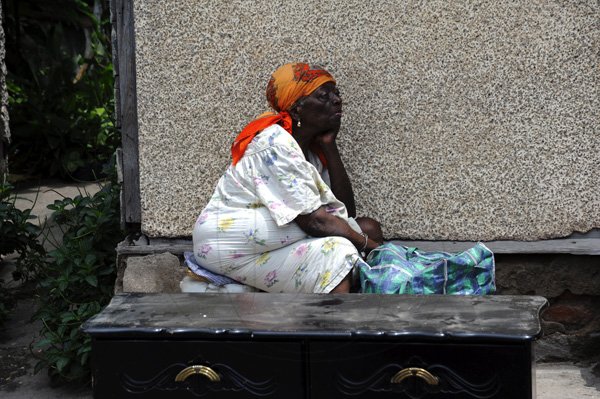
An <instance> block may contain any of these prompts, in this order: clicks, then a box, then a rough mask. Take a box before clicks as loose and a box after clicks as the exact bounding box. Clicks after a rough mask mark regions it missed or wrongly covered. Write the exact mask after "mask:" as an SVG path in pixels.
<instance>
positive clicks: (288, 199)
mask: <svg viewBox="0 0 600 399" xmlns="http://www.w3.org/2000/svg"><path fill="white" fill-rule="evenodd" d="M252 158H253V159H252V161H253V162H252V163H253V164H254V165H253V168H252V169H253V175H254V176H253V180H254V186H255V193H256V196H257V197H258V199H259V201H260V202H261V203H262V204H263V205H264V206H266V207H267V209H268V210H269V212H270V214H271V216H272V217H273V219H274V220H275V223H277V225H278V226H283V225H285V224H287V223H289V222H291V221H292V220H294V219H295V218H296V217H297V216H298V215H306V214H309V213H312V212H314V211H315V210H317V209H318V208H319V207H320V206H321V205H324V204H323V203H322V201H321V195H320V191H319V181H320V180H321V178H320V176H319V173H318V172H317V170H316V169H315V167H314V166H313V165H311V164H310V163H309V162H307V161H306V160H305V159H304V156H303V155H302V153H301V152H298V151H297V150H295V149H294V148H290V147H287V146H284V145H274V146H271V147H269V148H267V149H265V150H262V151H260V152H257V153H255V154H253V156H252ZM321 184H322V183H321Z"/></svg>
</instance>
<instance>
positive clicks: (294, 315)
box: [83, 293, 547, 340]
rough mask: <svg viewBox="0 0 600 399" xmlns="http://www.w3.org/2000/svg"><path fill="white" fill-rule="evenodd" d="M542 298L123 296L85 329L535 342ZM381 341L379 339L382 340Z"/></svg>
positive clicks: (160, 334) (258, 336) (116, 333)
mask: <svg viewBox="0 0 600 399" xmlns="http://www.w3.org/2000/svg"><path fill="white" fill-rule="evenodd" d="M546 304H547V301H546V299H545V298H542V297H535V296H500V295H498V296H487V297H479V296H437V295H432V296H405V295H373V294H340V295H317V294H315V295H298V294H267V293H244V294H143V295H142V294H123V295H118V296H115V297H114V298H113V300H112V302H111V303H110V305H109V306H108V307H107V308H106V309H105V310H104V311H103V312H102V313H100V314H99V315H97V316H96V317H94V318H92V319H90V320H89V321H88V322H86V323H85V324H84V326H83V329H84V331H86V332H88V333H89V334H91V335H92V336H109V335H112V336H116V337H118V336H122V337H125V336H132V335H133V336H139V337H154V338H156V337H177V336H181V337H186V336H193V337H196V338H200V337H201V338H211V337H215V336H219V337H221V336H228V337H229V338H240V339H246V338H254V339H271V338H286V337H304V336H309V335H315V336H321V337H331V338H339V337H355V338H363V339H369V338H374V339H379V338H380V337H382V336H386V337H389V338H393V339H396V340H401V339H413V338H428V339H433V340H436V339H440V340H448V339H451V340H460V339H467V340H477V339H490V338H493V339H507V340H530V339H533V338H536V337H538V336H539V335H540V334H541V327H540V323H539V317H538V315H539V312H540V310H541V309H542V308H543V307H544V306H546ZM378 337H379V338H378Z"/></svg>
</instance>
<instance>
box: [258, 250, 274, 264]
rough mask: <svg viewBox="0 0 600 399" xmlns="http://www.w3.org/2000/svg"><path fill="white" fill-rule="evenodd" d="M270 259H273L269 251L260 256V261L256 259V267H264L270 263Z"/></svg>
mask: <svg viewBox="0 0 600 399" xmlns="http://www.w3.org/2000/svg"><path fill="white" fill-rule="evenodd" d="M269 259H271V255H269V252H268V251H267V252H265V253H263V254H262V255H261V256H259V257H258V259H256V266H262V265H264V264H265V263H267V262H268V261H269Z"/></svg>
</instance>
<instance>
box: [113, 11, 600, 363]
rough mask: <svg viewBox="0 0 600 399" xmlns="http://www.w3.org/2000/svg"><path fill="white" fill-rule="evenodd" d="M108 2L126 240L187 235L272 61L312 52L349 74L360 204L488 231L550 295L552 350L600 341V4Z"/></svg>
mask: <svg viewBox="0 0 600 399" xmlns="http://www.w3.org/2000/svg"><path fill="white" fill-rule="evenodd" d="M111 11H112V22H113V26H114V27H115V34H114V35H113V49H114V51H115V54H116V57H115V69H116V71H117V82H118V83H117V87H116V102H117V107H116V108H117V113H118V114H117V125H118V126H119V127H120V129H121V132H122V134H123V153H122V155H121V159H122V174H123V180H124V184H123V198H122V200H123V201H122V202H123V204H124V208H123V212H122V215H123V219H124V222H126V223H127V224H129V225H131V226H137V225H138V224H139V225H140V228H141V231H142V232H143V233H144V234H145V235H147V236H148V237H149V238H150V239H149V241H146V243H148V242H149V243H150V245H145V246H144V245H142V246H139V242H138V244H137V246H127V245H126V246H122V247H121V246H120V248H119V249H118V251H119V254H120V256H121V258H123V257H125V256H130V255H133V254H146V253H155V252H161V251H169V252H173V253H181V251H183V250H188V249H189V247H190V243H189V238H190V236H191V229H192V226H193V223H194V222H195V220H196V217H197V215H198V213H199V212H200V210H201V209H202V207H203V206H204V205H205V203H206V202H207V200H208V198H209V197H210V196H211V194H212V192H213V189H214V186H215V184H216V182H217V180H218V178H219V177H220V175H221V174H222V172H223V171H224V169H225V168H226V166H227V165H228V164H229V162H230V154H229V147H230V144H231V142H232V140H233V138H234V137H235V135H236V134H237V133H238V132H239V131H240V129H241V128H242V127H243V126H244V125H245V123H247V122H248V121H250V120H251V119H252V118H253V117H255V116H256V115H258V114H260V113H262V112H263V111H265V110H266V109H267V104H266V101H265V96H264V91H265V86H266V83H267V81H268V79H269V76H270V74H271V72H272V71H273V70H274V69H275V68H276V67H277V66H279V65H281V64H283V63H286V62H290V61H305V62H309V63H313V64H320V65H322V66H324V67H325V68H327V69H328V70H329V71H331V72H332V74H333V75H334V76H335V77H336V79H337V81H338V85H339V87H340V89H341V92H342V96H343V100H344V117H343V126H342V130H341V132H340V135H339V144H340V147H341V151H342V156H343V158H344V160H345V162H346V164H347V168H348V172H349V174H350V178H351V180H352V182H353V186H354V191H355V194H356V199H357V205H358V213H359V214H361V215H369V216H373V217H375V218H377V219H379V220H380V221H381V222H382V224H383V227H384V232H385V235H386V237H387V238H390V239H392V238H400V239H403V240H405V242H407V241H411V240H416V241H417V242H416V243H414V242H413V243H412V244H414V245H417V246H419V247H421V248H424V249H438V250H439V249H442V250H449V251H452V250H458V249H462V248H464V246H468V245H469V242H468V241H479V240H481V241H486V242H488V245H489V246H490V248H492V249H493V250H494V252H496V254H497V257H496V271H497V275H496V281H497V284H498V291H499V293H506V294H513V293H518V294H538V295H544V296H546V297H548V298H549V299H550V302H551V306H550V308H549V309H548V311H547V312H546V313H545V315H544V331H545V333H546V334H547V336H546V337H545V338H544V340H542V341H541V342H540V345H539V348H541V350H540V351H539V353H540V357H541V358H543V359H548V360H552V359H554V360H557V359H570V358H573V357H578V358H590V356H594V354H598V353H600V352H599V351H598V350H597V348H598V347H600V336H599V335H598V334H597V331H598V330H599V329H600V314H598V312H597V309H598V307H599V306H600V296H599V295H598V287H600V257H599V256H591V255H592V254H594V255H600V230H599V229H598V228H599V227H600V195H599V194H600V173H598V164H599V161H600V134H599V132H598V128H599V126H600V121H599V118H600V113H599V112H598V110H599V109H600V95H599V94H600V93H599V92H598V80H599V74H600V62H599V61H600V60H599V54H600V49H599V46H600V40H599V39H600V29H599V28H600V26H599V22H598V21H600V3H598V2H597V1H595V0H590V1H539V0H517V1H511V2H498V1H478V2H475V1H466V0H459V1H452V2H447V1H427V2H423V1H397V0H386V1H383V0H380V1H370V2H364V1H362V0H360V1H359V0H345V1H343V2H342V1H337V0H336V1H334V0H303V1H297V0H291V1H274V0H252V1H251V0H247V1H241V0H228V1H222V0H213V1H205V0H188V1H174V0H170V1H164V0H111ZM577 232H582V233H585V234H579V233H577ZM165 237H166V238H168V240H166V241H165V240H164V239H161V238H165ZM178 238H183V240H179V239H178ZM568 254H579V255H578V256H574V255H568Z"/></svg>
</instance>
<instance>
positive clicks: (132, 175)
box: [110, 0, 142, 225]
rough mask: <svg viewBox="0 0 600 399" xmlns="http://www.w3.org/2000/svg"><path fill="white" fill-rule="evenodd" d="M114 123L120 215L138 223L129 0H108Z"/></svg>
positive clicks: (133, 68) (137, 175)
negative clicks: (118, 145) (118, 150)
mask: <svg viewBox="0 0 600 399" xmlns="http://www.w3.org/2000/svg"><path fill="white" fill-rule="evenodd" d="M110 10H111V22H112V26H113V32H112V42H113V43H112V44H113V63H114V67H115V107H116V125H117V128H118V129H119V130H120V131H121V143H122V144H121V145H122V150H123V153H122V164H121V165H120V166H121V170H122V174H123V186H122V188H121V190H122V197H121V215H122V218H123V221H124V223H125V224H126V225H136V224H139V223H141V221H142V215H141V203H140V178H139V176H140V168H139V150H138V143H139V142H138V119H137V93H136V81H135V30H134V16H133V1H132V0H111V2H110Z"/></svg>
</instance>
